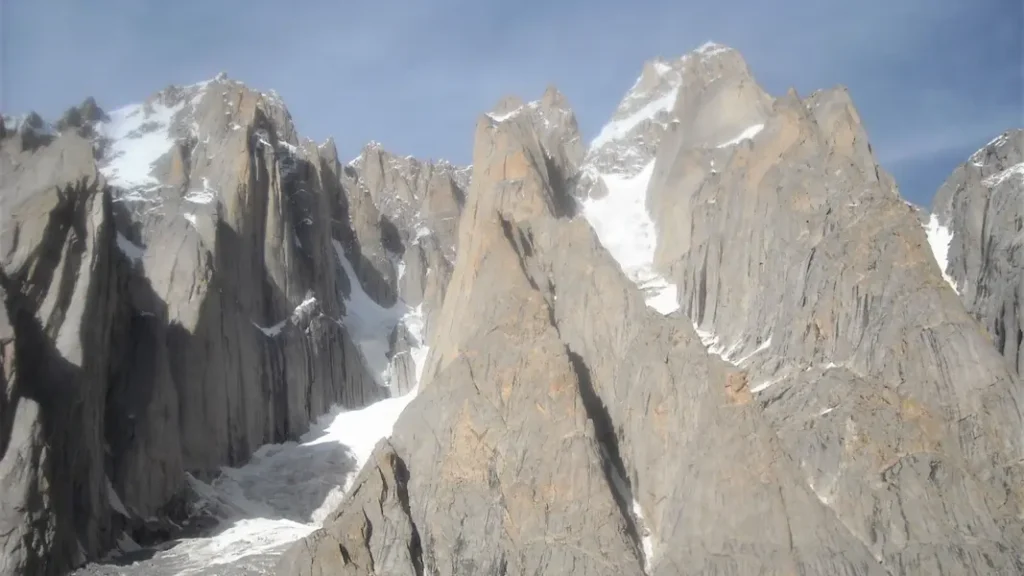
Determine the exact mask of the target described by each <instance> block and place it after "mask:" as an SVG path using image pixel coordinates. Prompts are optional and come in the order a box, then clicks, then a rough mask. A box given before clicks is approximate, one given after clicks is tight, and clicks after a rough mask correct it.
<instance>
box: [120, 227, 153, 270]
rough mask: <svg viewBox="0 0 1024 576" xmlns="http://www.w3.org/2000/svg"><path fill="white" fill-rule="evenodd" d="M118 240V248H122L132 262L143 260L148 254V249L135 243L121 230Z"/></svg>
mask: <svg viewBox="0 0 1024 576" xmlns="http://www.w3.org/2000/svg"><path fill="white" fill-rule="evenodd" d="M116 242H117V248H118V249H119V250H121V253H122V254H124V255H125V256H127V257H128V259H129V260H131V261H132V263H137V262H142V258H143V257H144V256H145V255H146V250H145V249H144V248H143V247H142V246H139V245H138V244H135V243H134V242H132V241H131V240H129V239H128V237H127V236H125V235H124V234H122V233H121V232H118V233H117V239H116Z"/></svg>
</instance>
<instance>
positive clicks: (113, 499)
mask: <svg viewBox="0 0 1024 576" xmlns="http://www.w3.org/2000/svg"><path fill="white" fill-rule="evenodd" d="M107 502H109V503H110V507H111V508H113V509H114V511H115V512H117V513H118V514H120V515H122V516H124V517H125V518H131V514H129V513H128V509H127V508H125V507H124V503H123V502H121V497H120V496H118V495H117V491H116V490H114V485H113V484H111V483H110V478H107Z"/></svg>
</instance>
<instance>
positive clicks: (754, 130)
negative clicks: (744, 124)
mask: <svg viewBox="0 0 1024 576" xmlns="http://www.w3.org/2000/svg"><path fill="white" fill-rule="evenodd" d="M761 130H764V124H754V125H753V126H750V127H748V128H746V129H745V130H743V132H740V134H739V136H736V137H735V138H733V139H732V140H729V141H728V142H723V143H721V144H719V145H718V148H728V147H729V146H735V145H736V144H739V143H740V142H743V141H744V140H749V139H751V138H753V137H754V136H757V134H758V133H759V132H761Z"/></svg>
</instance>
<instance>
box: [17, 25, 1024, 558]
mask: <svg viewBox="0 0 1024 576" xmlns="http://www.w3.org/2000/svg"><path fill="white" fill-rule="evenodd" d="M1021 138H1022V134H1021V133H1020V132H1013V133H1009V134H1007V135H1005V136H1004V137H1002V138H1000V139H997V140H996V141H994V142H993V143H992V144H991V145H990V146H989V147H987V148H986V149H985V150H983V151H982V152H979V154H977V155H975V157H972V159H971V162H970V163H969V165H965V166H964V167H962V168H961V169H960V170H958V171H957V173H955V174H954V176H953V178H951V180H950V182H949V183H947V185H946V186H945V187H944V188H943V189H942V190H941V191H940V193H939V195H938V196H937V199H936V209H935V214H934V216H933V218H932V220H931V221H929V222H928V224H927V225H926V226H922V222H921V221H920V220H919V217H918V215H917V213H916V212H915V210H914V209H913V208H912V207H911V206H909V205H908V204H907V203H906V202H904V201H903V200H902V199H901V198H900V197H899V194H898V191H897V189H896V187H895V184H894V182H893V181H892V178H890V177H889V176H888V175H887V174H886V173H885V172H884V171H883V170H881V169H880V168H879V167H878V164H877V162H876V160H875V158H874V156H873V153H872V150H871V147H870V145H869V144H868V140H867V135H866V133H865V132H864V129H863V127H862V126H861V122H860V119H859V116H858V114H857V111H856V109H855V108H854V106H853V103H852V101H851V99H850V97H849V95H848V93H847V92H846V90H845V89H843V88H836V89H832V90H828V91H821V92H816V93H814V94H812V95H810V96H809V97H807V98H801V97H800V96H799V95H798V94H796V92H795V91H790V92H789V93H787V94H786V95H784V96H782V97H779V98H775V97H772V96H771V95H769V94H767V93H766V92H765V91H764V90H763V89H762V88H761V87H760V86H759V85H758V84H757V82H756V81H755V79H754V77H753V74H752V73H751V71H750V70H749V68H748V67H747V65H746V63H745V62H744V60H743V58H742V57H741V56H740V55H739V53H737V52H736V51H734V50H732V49H730V48H728V47H725V46H721V45H717V44H710V43H709V44H706V45H704V46H702V47H700V48H699V49H697V50H696V51H694V52H691V53H689V54H687V55H685V56H683V57H682V58H678V59H673V60H665V59H659V60H654V61H651V62H649V63H647V64H646V65H645V66H644V68H643V71H642V73H641V76H640V78H639V79H638V80H637V81H636V83H635V84H634V85H633V87H632V88H631V89H630V90H629V91H628V92H627V94H626V96H625V98H624V99H623V101H622V103H621V104H620V106H619V108H618V110H617V111H616V113H615V114H614V116H613V118H612V120H611V121H610V122H609V123H608V124H607V125H606V126H605V128H604V129H603V130H602V131H601V132H600V134H599V135H598V136H597V137H596V138H595V139H594V140H593V141H592V142H591V143H590V145H589V147H585V146H584V144H583V143H582V141H581V138H580V134H579V129H578V126H577V122H576V118H575V115H574V114H573V112H572V110H571V109H570V107H569V105H568V102H567V100H566V98H565V97H564V96H563V95H562V94H560V93H559V92H558V91H557V90H555V89H554V88H549V89H548V90H547V91H546V92H545V93H544V94H543V95H542V97H541V98H540V99H539V100H537V101H534V102H524V101H523V100H520V99H518V98H514V97H510V98H506V99H504V100H502V101H501V102H499V103H498V105H497V107H496V108H495V110H493V111H491V112H490V113H488V114H484V115H482V116H481V117H480V118H479V120H478V122H477V126H476V132H475V135H474V148H473V166H472V171H471V173H470V171H469V170H468V169H462V168H458V167H455V166H452V165H450V164H448V163H445V162H436V163H435V162H424V161H421V160H417V159H414V158H411V157H399V156H396V155H394V154H391V153H389V152H387V151H386V150H384V149H383V147H382V146H380V145H379V144H376V143H371V144H370V145H368V146H366V147H365V148H364V150H363V151H362V153H361V154H360V155H359V157H358V158H356V159H355V160H353V161H352V162H349V163H347V164H343V163H342V162H340V161H339V160H338V155H337V151H336V150H335V147H334V144H333V142H332V141H328V142H325V143H324V144H321V145H316V144H314V143H312V142H309V141H305V140H302V139H300V138H299V137H298V135H297V134H296V131H295V128H294V126H293V124H292V122H291V118H290V116H289V114H288V112H287V109H286V108H285V107H284V105H283V104H282V103H281V102H280V100H279V99H278V98H277V97H276V96H275V95H274V94H273V93H269V94H265V93H260V92H257V91H253V90H250V89H248V88H246V87H245V86H243V85H241V84H240V83H237V82H233V81H230V80H228V79H227V78H226V77H223V76H219V77H218V78H216V79H214V80H211V81H209V82H204V83H200V84H196V85H193V86H187V87H170V88H168V89H166V90H164V91H162V92H160V93H159V94H157V95H155V96H154V97H153V98H151V99H150V100H148V101H147V102H145V103H143V104H140V105H137V106H130V107H127V108H124V109H121V110H115V111H112V112H109V113H108V112H104V111H103V110H102V109H100V108H99V107H98V106H97V105H96V103H95V102H93V101H91V100H86V101H85V102H84V103H83V104H82V105H80V106H77V107H75V108H72V109H70V110H68V112H67V113H65V114H64V116H63V117H62V118H61V119H60V120H59V121H57V122H56V123H55V124H54V125H52V126H51V125H49V124H47V123H46V122H45V121H43V119H42V118H39V117H38V116H34V115H28V116H24V117H19V118H13V117H3V118H0V174H3V176H4V180H3V182H2V186H3V190H2V194H0V295H2V297H3V302H4V306H3V307H2V308H0V378H2V383H3V384H4V387H3V388H2V390H3V392H2V393H0V424H2V426H0V456H2V457H0V486H2V492H0V575H6V574H11V575H14V574H19V575H20V574H44V575H45V574H64V573H66V572H67V571H68V570H70V569H73V568H74V567H76V566H78V565H80V564H82V563H83V562H85V561H87V560H92V559H97V558H100V557H102V556H103V555H104V554H106V553H107V552H108V551H110V550H111V549H112V548H115V547H116V548H120V549H122V550H125V549H127V548H130V547H131V546H133V545H134V542H133V539H134V540H138V541H145V540H159V539H161V538H167V537H170V536H174V535H175V532H174V529H173V524H172V521H179V520H184V519H185V518H186V517H188V516H189V514H190V513H192V512H194V510H193V509H192V508H191V506H192V505H193V504H194V502H191V501H190V499H189V486H190V485H198V483H197V482H190V481H189V478H190V476H189V475H191V477H192V478H198V479H200V480H201V479H203V478H208V477H209V476H211V475H213V474H215V473H216V471H217V470H218V468H219V467H221V466H224V465H235V464H239V463H241V462H244V461H245V460H246V459H247V458H249V456H250V455H251V454H252V453H253V451H254V450H255V449H256V448H257V447H259V446H261V445H263V444H266V443H270V442H281V441H284V440H287V439H294V438H296V437H297V436H298V435H299V434H301V433H303V432H305V431H306V430H307V429H308V428H309V426H310V422H311V420H312V419H313V418H314V417H316V416H318V415H320V414H323V413H325V412H327V411H328V409H329V408H330V407H331V405H333V404H341V405H343V406H346V407H350V408H351V407H360V406H365V405H367V404H370V403H372V402H374V401H376V400H380V399H384V398H387V397H388V396H394V395H397V394H403V393H406V392H409V391H415V397H414V399H412V400H411V402H410V403H409V404H408V407H407V408H405V409H404V412H402V413H401V417H400V418H398V421H397V423H396V424H395V426H394V430H393V433H392V434H391V436H390V437H389V438H386V439H384V440H381V441H380V442H379V443H378V444H377V445H376V449H375V450H374V451H373V453H372V456H370V457H369V459H367V457H366V454H368V453H369V449H368V448H369V447H368V446H367V447H365V448H363V449H362V452H361V454H362V455H361V456H359V462H360V463H362V462H365V464H364V465H363V467H362V470H361V471H360V472H359V474H358V475H357V476H356V477H355V478H354V481H353V482H352V484H351V486H350V487H347V488H346V490H347V492H346V493H345V496H344V499H343V500H342V501H341V504H340V506H338V507H337V509H335V510H334V512H333V513H331V514H329V515H328V517H327V518H326V520H325V522H324V524H323V527H322V528H320V529H319V530H316V531H314V532H312V533H311V534H310V532H309V531H308V530H307V531H305V532H301V533H302V534H310V535H309V536H308V537H306V538H303V539H302V540H301V541H298V542H296V543H295V544H294V545H293V546H292V547H291V548H290V549H289V550H288V551H287V552H286V553H285V554H284V556H283V557H281V558H280V561H279V564H278V566H277V573H280V574H292V575H296V576H300V575H301V576H322V575H327V574H347V575H352V576H364V575H365V576H369V575H372V574H389V575H395V576H421V575H423V574H432V575H437V576H455V575H462V574H479V575H493V576H500V575H508V574H563V575H566V576H584V575H592V576H598V575H609V576H612V575H616V576H618V575H637V576H640V575H645V576H652V575H654V576H674V575H677V574H711V575H722V576H732V575H740V574H742V575H746V574H761V575H779V576H782V575H785V574H809V575H823V576H824V575H829V576H831V575H849V576H853V575H865V574H867V575H879V576H882V575H889V576H893V575H900V576H910V575H916V574H933V573H934V574H957V575H978V576H980V575H983V574H986V575H987V574H1018V573H1024V560H1022V558H1024V544H1022V543H1024V521H1022V520H1021V519H1022V518H1024V488H1022V487H1024V470H1022V462H1024V446H1022V443H1024V422H1022V414H1021V406H1022V405H1024V398H1022V395H1024V389H1022V388H1021V386H1020V383H1019V381H1018V377H1017V374H1016V373H1017V366H1018V360H1017V359H1018V358H1019V355H1020V341H1021V337H1020V335H1019V332H1020V329H1019V326H1020V325H1021V323H1020V320H1019V316H1018V315H1019V306H1018V305H1017V302H1018V300H1019V299H1018V298H1017V296H1016V294H1017V293H1018V288H1019V287H1020V278H1021V275H1020V274H1019V273H1018V263H1017V262H1016V260H1015V255H1016V251H1015V250H1016V245H1015V242H1016V237H1017V236H1018V235H1019V228H1020V226H1019V225H1018V222H1017V221H1018V220H1020V219H1021V217H1022V216H1021V214H1020V210H1017V208H1020V206H1019V204H1020V203H1019V201H1018V194H1019V192H1020V183H1021V179H1020V178H1019V176H1020V174H1019V172H1020V170H1019V168H1020V166H1021V165H1022V164H1020V163H1021V162H1024V158H1022V157H1021V156H1022V155H1024V146H1022V145H1021ZM951 240H952V241H951ZM929 245H931V247H932V248H936V247H938V248H940V250H939V252H941V249H947V247H948V253H949V254H948V263H947V262H946V259H945V258H944V257H943V256H942V254H939V255H938V256H939V258H938V259H939V261H940V263H941V264H940V266H936V265H935V263H934V258H933V254H932V253H931V252H932V250H930V248H929ZM944 276H945V278H944ZM951 286H952V289H951ZM958 293H959V297H958ZM972 316H973V318H972ZM978 321H980V322H981V323H982V325H983V326H984V327H985V328H988V330H989V332H990V333H991V336H990V335H989V334H986V332H985V329H984V328H983V327H982V326H979V324H978ZM424 335H426V336H424ZM424 340H428V341H429V354H428V355H427V356H426V357H424V356H423V354H424V353H425V351H426V350H427V346H426V345H427V342H425V341H424ZM1001 353H1002V356H1001ZM407 398H413V395H410V396H408V397H407ZM389 401H390V400H389ZM401 401H402V402H405V401H406V399H401ZM381 405H384V404H381ZM399 410H401V408H399ZM303 445H305V444H303ZM314 453H315V454H323V453H324V452H315V451H314V452H308V453H307V454H314ZM267 459H268V460H270V459H272V456H270V455H267ZM350 460H351V458H350ZM284 461H286V462H293V460H284ZM289 478H290V476H289ZM313 507H314V508H315V507H316V506H315V505H314V506H313ZM324 509H327V508H326V507H325V508H324ZM151 517H154V518H156V520H152V521H150V520H149V518H151ZM193 519H194V517H193V518H189V520H193ZM309 529H310V530H312V526H309ZM294 537H295V536H292V538H294ZM274 560H276V559H274ZM268 561H269V560H268V558H266V557H260V558H258V559H253V561H252V564H246V566H249V567H253V566H259V568H251V570H248V571H249V572H252V571H256V570H258V571H263V570H265V569H266V568H265V566H266V562H268ZM141 566H142V567H141V568H140V567H139V566H136V567H133V570H134V571H133V572H131V573H154V574H159V573H173V572H174V570H172V569H171V568H173V567H169V566H160V567H152V568H153V569H152V570H150V569H149V568H147V567H145V565H141ZM217 566H218V567H217V568H216V570H220V565H217ZM92 568H94V567H90V568H88V569H87V572H88V573H118V572H117V570H116V569H114V570H113V572H110V571H104V570H103V569H97V570H96V571H93V570H92ZM136 568H138V570H136ZM139 570H141V571H139ZM246 570H247V568H245V566H242V565H239V564H233V565H230V566H228V565H227V564H225V565H224V573H245V572H246Z"/></svg>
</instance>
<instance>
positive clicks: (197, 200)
mask: <svg viewBox="0 0 1024 576" xmlns="http://www.w3.org/2000/svg"><path fill="white" fill-rule="evenodd" d="M216 199H217V191H216V190H214V189H213V188H210V181H209V180H208V179H207V178H206V177H205V176H204V177H203V189H202V190H192V191H191V192H189V193H188V194H185V202H191V203H193V204H209V203H210V202H213V201H214V200H216Z"/></svg>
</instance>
